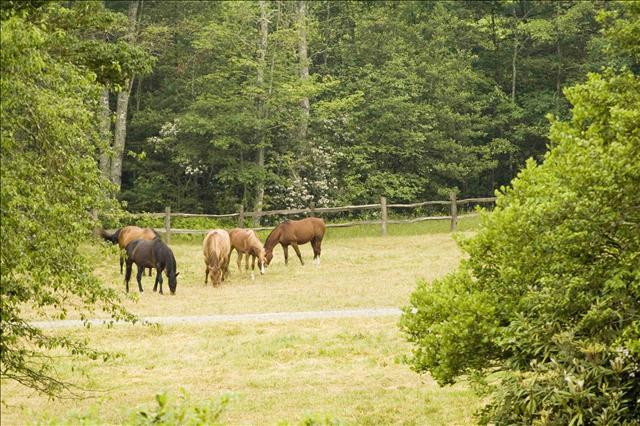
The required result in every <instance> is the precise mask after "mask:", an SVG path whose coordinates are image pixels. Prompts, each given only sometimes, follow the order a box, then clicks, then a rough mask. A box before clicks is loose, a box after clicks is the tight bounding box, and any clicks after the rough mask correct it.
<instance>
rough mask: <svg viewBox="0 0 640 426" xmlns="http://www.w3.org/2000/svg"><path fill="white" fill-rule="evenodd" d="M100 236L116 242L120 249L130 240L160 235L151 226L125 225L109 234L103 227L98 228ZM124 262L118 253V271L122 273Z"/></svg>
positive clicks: (152, 237) (121, 254) (125, 246)
mask: <svg viewBox="0 0 640 426" xmlns="http://www.w3.org/2000/svg"><path fill="white" fill-rule="evenodd" d="M100 236H101V237H102V238H104V239H105V240H106V241H110V242H111V243H113V244H118V246H119V247H120V248H121V249H123V250H124V249H126V248H127V246H128V245H129V243H130V242H132V241H133V240H154V239H156V238H160V235H159V234H158V233H157V232H156V231H155V230H154V229H152V228H140V227H139V226H133V225H130V226H125V227H124V228H120V229H116V231H115V232H114V233H113V234H109V233H108V232H107V231H105V230H104V229H101V230H100ZM123 264H124V254H123V253H120V273H121V274H122V265H123ZM149 276H151V269H149Z"/></svg>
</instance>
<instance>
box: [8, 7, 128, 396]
mask: <svg viewBox="0 0 640 426" xmlns="http://www.w3.org/2000/svg"><path fill="white" fill-rule="evenodd" d="M2 12H3V13H2V49H1V60H2V80H1V92H2V103H1V105H2V110H1V116H2V124H1V138H2V150H1V153H2V172H1V173H2V177H1V179H2V185H1V198H0V199H1V208H0V212H1V216H0V224H1V225H0V226H1V228H0V229H1V234H2V252H1V256H0V269H1V270H2V275H1V278H0V289H1V299H0V301H1V303H0V312H1V318H2V335H1V340H0V360H1V365H2V367H1V371H0V373H1V376H2V377H3V378H11V379H14V380H17V381H19V382H21V383H23V384H24V385H26V386H29V387H32V388H35V389H37V390H40V391H42V392H46V393H49V394H59V392H60V391H61V389H62V388H65V387H67V384H66V383H63V382H61V381H60V380H59V379H58V377H57V376H56V375H55V372H54V371H52V369H51V368H52V367H51V363H50V362H49V356H51V355H52V354H58V355H60V354H68V355H72V356H89V357H91V358H94V359H95V358H96V357H107V356H108V354H105V353H102V352H98V351H95V350H93V349H91V348H90V347H88V346H87V345H86V343H85V342H83V341H78V340H75V339H71V338H66V337H62V336H51V335H49V334H48V333H47V332H45V331H43V330H41V329H38V328H35V327H34V326H33V325H32V324H31V323H30V322H28V321H27V320H26V319H25V311H29V310H30V311H32V312H34V313H36V314H40V315H42V316H45V317H49V318H55V319H61V318H64V317H65V316H66V315H67V313H68V312H69V311H73V310H77V311H79V312H80V313H81V315H82V317H83V318H85V317H86V316H87V315H88V313H90V312H93V311H94V310H95V309H101V310H103V311H105V312H107V313H109V314H110V315H111V316H112V317H113V318H125V319H131V316H130V315H129V314H128V313H127V312H126V311H124V310H123V308H122V307H121V305H120V303H119V300H120V299H119V296H118V295H117V294H116V292H115V291H113V290H111V289H107V288H105V287H104V286H103V284H102V283H101V282H100V281H99V280H98V279H96V278H95V277H94V276H93V275H92V273H91V267H90V265H89V264H88V262H87V260H86V259H85V257H84V256H83V254H82V251H81V247H80V244H81V243H82V242H84V241H86V240H87V238H88V237H90V235H91V230H92V228H93V226H94V225H95V224H94V221H93V219H92V217H91V215H90V209H92V208H103V209H107V208H113V207H114V206H113V201H110V200H113V198H112V197H109V196H108V194H112V191H111V188H110V187H109V186H108V184H107V183H106V181H105V180H103V179H102V177H101V176H100V174H99V172H98V169H97V165H96V148H97V146H99V145H100V144H101V143H102V142H103V141H101V139H100V137H99V135H98V133H97V131H96V126H95V117H96V110H97V105H98V94H99V92H100V90H101V87H100V85H99V84H98V82H97V76H100V75H101V76H103V77H105V78H109V79H111V80H112V81H114V82H116V81H118V80H121V79H122V74H121V70H122V69H123V68H124V66H123V67H120V66H118V67H116V68H109V69H108V72H107V73H103V74H99V73H98V72H99V70H96V71H95V72H94V71H93V70H92V69H91V68H90V66H89V65H87V63H86V62H87V61H85V60H84V57H83V55H82V54H81V53H77V52H76V53H72V52H71V51H72V50H73V49H74V48H75V47H78V46H79V45H78V44H76V42H77V41H78V39H77V38H75V36H74V34H73V32H71V31H66V30H65V24H68V23H69V22H73V24H74V26H75V28H76V29H77V28H78V23H79V22H83V20H89V21H92V18H95V17H99V15H95V14H94V13H93V12H90V13H85V12H87V9H86V8H83V7H80V8H76V9H61V8H59V7H58V6H57V5H41V4H36V5H35V6H34V7H33V8H29V7H27V8H26V9H20V8H12V5H11V4H6V3H5V4H3V9H2ZM91 25H93V24H91ZM61 43H62V45H64V46H66V47H67V49H61ZM82 50H83V51H84V52H86V50H85V49H82ZM107 50H108V49H107ZM99 59H100V58H99V57H95V58H94V61H92V63H93V64H97V63H98V62H100V61H99ZM110 61H111V59H110V60H109V63H111V62H110ZM124 63H125V62H124V61H123V64H124ZM99 68H101V67H99ZM116 69H117V70H120V71H118V72H116V71H115V70H116ZM107 74H108V75H109V77H106V76H107Z"/></svg>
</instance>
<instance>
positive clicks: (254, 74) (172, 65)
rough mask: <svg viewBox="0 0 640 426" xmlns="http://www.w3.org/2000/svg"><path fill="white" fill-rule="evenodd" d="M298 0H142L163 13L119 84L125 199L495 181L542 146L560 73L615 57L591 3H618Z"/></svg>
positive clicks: (337, 195)
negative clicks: (142, 54) (143, 73)
mask: <svg viewBox="0 0 640 426" xmlns="http://www.w3.org/2000/svg"><path fill="white" fill-rule="evenodd" d="M304 3H305V2H262V3H261V2H244V3H243V2H171V1H155V2H154V1H146V2H144V10H143V12H142V15H141V17H140V31H144V30H145V29H146V28H149V27H150V26H156V27H157V28H163V31H156V32H155V34H156V35H157V37H156V39H155V40H156V41H155V43H156V44H155V46H156V47H155V48H154V51H155V52H156V54H157V62H156V64H155V66H154V68H153V72H152V74H151V75H150V76H147V77H142V78H138V79H136V83H135V84H134V90H133V93H132V104H133V105H132V107H131V108H130V116H131V117H130V118H131V120H130V124H131V125H130V128H129V132H128V135H127V147H128V148H127V149H128V150H129V151H130V152H131V154H132V155H129V156H127V157H126V158H125V162H124V174H123V186H122V198H123V199H124V200H126V201H127V202H128V203H129V208H130V209H131V210H133V211H144V210H146V211H161V210H162V209H163V208H164V206H165V205H170V206H172V208H173V209H174V210H179V211H194V212H195V211H202V212H212V213H228V212H231V211H236V210H237V208H238V204H243V205H244V207H245V210H246V211H249V210H252V209H254V208H260V207H262V206H263V205H264V207H267V208H268V207H271V208H286V207H293V206H303V205H308V203H309V202H310V201H314V202H315V203H316V204H317V205H324V204H344V203H356V202H368V201H373V200H377V199H378V197H379V196H380V195H386V196H387V197H388V198H389V199H390V200H393V201H414V200H416V199H431V198H439V197H441V196H442V195H443V194H445V193H447V192H449V191H450V190H458V191H461V192H462V194H463V195H474V196H477V195H490V194H492V193H493V191H494V190H495V189H496V188H498V187H499V186H500V185H503V184H506V183H507V182H508V181H509V180H510V179H511V178H513V177H514V176H515V174H516V172H517V171H518V170H519V169H520V168H521V167H522V166H523V165H524V162H525V160H526V159H527V158H529V157H533V158H536V159H538V160H540V159H542V156H543V153H544V151H545V149H546V145H547V143H548V142H549V140H548V138H547V133H548V122H547V120H546V119H545V118H544V116H545V114H547V113H548V112H553V113H555V114H556V115H558V116H566V114H567V112H568V102H567V101H566V99H565V97H564V96H563V93H562V89H563V88H564V87H567V86H570V85H572V84H574V83H576V82H578V81H580V80H581V79H584V76H585V75H586V71H590V70H591V71H595V70H597V69H599V67H600V66H601V65H603V64H607V63H609V62H610V58H609V57H608V56H607V54H606V52H607V48H608V47H607V45H606V44H605V43H603V41H602V37H601V35H600V34H599V32H598V29H599V27H600V24H599V23H598V22H597V21H596V19H595V16H596V14H597V13H598V11H599V10H603V9H607V10H610V11H611V12H612V13H613V14H614V15H615V13H617V12H616V11H618V9H620V7H621V3H617V2H607V3H599V2H581V1H566V2H547V1H530V0H517V1H509V2H505V1H484V2H476V1H473V2H464V1H457V2H453V1H451V2H446V1H445V2H409V1H407V2H404V1H403V2H378V1H375V2H335V1H317V2H308V3H306V9H305V12H304V16H302V18H301V16H300V13H301V12H300V5H301V4H304ZM263 15H264V16H263ZM612 19H613V20H615V17H612ZM264 20H266V21H268V23H267V26H266V34H265V33H264V31H265V28H263V27H262V26H261V25H262V24H261V23H262V22H263V21H264ZM263 36H266V37H264V39H263V38H261V37H263ZM303 42H304V44H305V46H306V48H305V50H304V51H306V52H307V53H306V55H304V54H301V53H300V52H301V50H300V45H301V43H303ZM305 64H306V65H307V66H308V74H309V76H308V78H302V77H301V75H303V74H301V67H302V68H304V65H305ZM304 99H308V100H309V101H310V110H309V114H308V115H306V114H305V110H304V109H302V108H301V107H300V103H301V100H304ZM134 106H135V107H134ZM133 154H135V155H133ZM262 191H264V194H263V193H262Z"/></svg>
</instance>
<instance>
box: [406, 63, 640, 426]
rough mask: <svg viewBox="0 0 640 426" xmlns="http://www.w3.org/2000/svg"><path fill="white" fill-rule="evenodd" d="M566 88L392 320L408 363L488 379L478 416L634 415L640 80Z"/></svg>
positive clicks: (598, 78)
mask: <svg viewBox="0 0 640 426" xmlns="http://www.w3.org/2000/svg"><path fill="white" fill-rule="evenodd" d="M566 94H567V97H568V98H569V100H570V101H571V102H572V104H573V105H574V108H573V116H572V119H571V121H569V122H558V121H554V122H553V123H552V127H551V132H550V138H551V140H552V142H553V144H554V145H555V146H554V147H553V148H552V149H551V151H550V152H549V153H548V154H547V155H546V157H545V161H544V163H543V164H542V165H540V166H537V165H536V164H535V163H534V162H533V161H530V162H529V163H528V164H527V167H526V168H525V169H524V170H523V171H522V172H521V173H520V174H519V175H518V177H517V178H516V179H515V180H514V181H513V183H512V187H511V188H508V189H503V190H502V193H501V194H499V197H498V201H497V203H496V209H495V211H494V212H493V213H492V214H490V215H489V214H488V215H485V216H484V217H483V219H482V223H481V229H480V231H479V232H478V234H477V235H476V236H475V237H473V238H471V239H470V240H467V241H464V242H462V245H463V248H464V249H465V251H466V252H467V253H468V254H469V258H468V259H467V260H466V261H464V262H463V263H462V265H461V268H460V270H459V271H458V272H457V273H455V274H452V275H449V276H447V277H446V278H444V279H442V280H440V281H437V282H435V283H433V285H432V286H429V285H427V284H426V283H420V284H419V285H418V287H417V289H416V290H415V292H414V293H413V295H412V297H411V301H410V306H408V307H406V308H405V309H404V314H403V317H402V320H401V328H402V329H403V330H404V331H405V332H406V333H407V335H408V338H409V340H410V341H412V342H413V343H415V345H416V346H415V350H414V353H413V357H412V359H411V363H412V365H413V367H414V368H415V369H416V370H417V371H426V370H428V371H430V372H431V374H432V375H433V376H434V377H435V378H436V380H438V382H440V383H441V384H446V383H452V382H453V381H455V380H456V379H458V378H459V377H460V376H462V375H465V374H469V375H471V376H472V377H476V378H478V379H480V380H483V381H484V382H485V383H486V388H485V389H486V390H488V392H489V395H490V399H489V403H488V405H487V406H486V407H485V408H484V410H483V411H482V412H481V413H480V414H481V415H480V421H481V422H483V423H496V424H532V423H539V424H639V423H638V422H639V421H638V419H640V380H639V378H640V191H639V188H640V127H639V124H640V109H639V108H638V105H640V79H639V78H638V77H637V76H635V75H633V74H632V73H630V72H628V71H627V72H622V73H621V74H619V75H616V74H614V73H612V72H610V71H609V72H605V74H604V75H599V74H592V75H590V76H589V79H588V81H587V82H586V83H585V84H582V85H578V86H576V87H574V88H572V89H569V90H568V91H567V93H566Z"/></svg>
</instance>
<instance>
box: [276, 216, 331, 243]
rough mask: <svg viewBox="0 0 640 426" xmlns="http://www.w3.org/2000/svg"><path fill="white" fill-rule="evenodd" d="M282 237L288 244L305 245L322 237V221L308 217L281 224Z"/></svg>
mask: <svg viewBox="0 0 640 426" xmlns="http://www.w3.org/2000/svg"><path fill="white" fill-rule="evenodd" d="M282 225H284V230H283V237H284V239H286V240H289V241H290V242H297V243H298V244H305V243H308V242H309V241H311V240H315V239H322V238H323V237H324V231H325V224H324V220H322V219H320V218H318V217H308V218H306V219H302V220H290V221H288V222H285V223H283V224H282Z"/></svg>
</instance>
